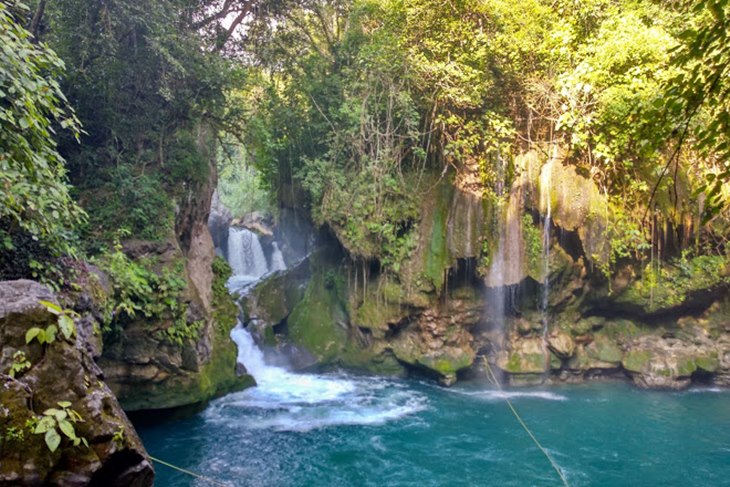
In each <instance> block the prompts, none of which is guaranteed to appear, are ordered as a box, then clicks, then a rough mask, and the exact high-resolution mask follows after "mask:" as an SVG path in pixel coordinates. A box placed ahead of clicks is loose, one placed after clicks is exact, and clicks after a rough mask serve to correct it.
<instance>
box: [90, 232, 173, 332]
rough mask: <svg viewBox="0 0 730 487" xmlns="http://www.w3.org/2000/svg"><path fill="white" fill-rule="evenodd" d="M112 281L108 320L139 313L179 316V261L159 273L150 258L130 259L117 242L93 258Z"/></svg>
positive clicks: (145, 315) (135, 315) (129, 316)
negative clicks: (110, 249)
mask: <svg viewBox="0 0 730 487" xmlns="http://www.w3.org/2000/svg"><path fill="white" fill-rule="evenodd" d="M95 263H96V264H97V265H98V266H99V267H100V268H101V269H102V270H104V271H105V272H106V273H107V275H108V276H109V278H110V280H111V282H112V289H113V292H112V296H111V304H110V309H109V316H108V317H107V321H109V322H111V321H116V322H120V321H123V320H125V319H131V318H135V317H137V316H138V315H142V316H143V317H145V318H160V317H163V316H165V315H167V314H171V315H173V316H182V315H184V314H185V309H184V308H185V306H184V305H183V304H182V303H181V302H180V293H181V292H182V291H183V290H184V289H185V286H186V281H185V278H184V276H183V268H182V265H183V264H182V262H179V263H178V264H177V265H176V266H173V268H172V269H170V268H168V267H163V269H162V270H161V271H160V272H159V273H158V272H156V271H155V270H154V269H153V266H154V261H153V260H152V259H149V258H144V257H143V258H140V259H138V260H137V261H133V260H131V259H130V258H129V257H127V255H126V254H125V253H124V252H123V251H122V246H121V244H119V243H117V244H116V245H115V247H114V251H113V252H110V253H107V254H103V255H102V256H100V257H98V258H97V259H95Z"/></svg>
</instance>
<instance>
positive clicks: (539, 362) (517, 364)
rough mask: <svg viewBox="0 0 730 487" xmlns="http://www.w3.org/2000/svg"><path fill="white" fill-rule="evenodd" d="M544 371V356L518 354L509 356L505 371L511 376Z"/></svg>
mask: <svg viewBox="0 0 730 487" xmlns="http://www.w3.org/2000/svg"><path fill="white" fill-rule="evenodd" d="M544 369H545V356H544V355H543V354H541V353H518V352H512V353H510V355H509V358H508V360H507V364H506V366H505V370H506V371H507V372H510V373H512V374H525V373H535V372H542V371H543V370H544Z"/></svg>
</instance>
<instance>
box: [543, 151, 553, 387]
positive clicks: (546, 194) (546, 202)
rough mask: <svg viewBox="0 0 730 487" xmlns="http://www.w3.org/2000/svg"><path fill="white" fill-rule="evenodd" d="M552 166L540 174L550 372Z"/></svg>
mask: <svg viewBox="0 0 730 487" xmlns="http://www.w3.org/2000/svg"><path fill="white" fill-rule="evenodd" d="M551 164H552V161H548V163H547V164H545V166H544V167H543V170H542V172H541V173H540V210H541V211H543V212H544V217H543V223H542V248H543V285H542V306H541V307H542V310H541V311H542V349H543V351H544V353H545V360H546V361H547V367H546V370H547V372H548V373H549V371H550V352H549V350H548V346H547V334H548V326H549V324H550V319H549V312H548V307H549V305H550V227H551V223H552V222H551V218H552V202H551V201H550V179H551V176H552V174H551V167H552V166H551Z"/></svg>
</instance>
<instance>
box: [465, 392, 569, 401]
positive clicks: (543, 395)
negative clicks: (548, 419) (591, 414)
mask: <svg viewBox="0 0 730 487" xmlns="http://www.w3.org/2000/svg"><path fill="white" fill-rule="evenodd" d="M452 392H455V393H457V394H463V395H465V396H473V397H479V398H483V399H486V400H488V401H503V400H505V399H521V398H527V399H544V400H546V401H567V400H568V398H567V397H565V396H561V395H560V394H556V393H554V392H548V391H499V390H496V389H488V390H479V391H465V390H463V389H452Z"/></svg>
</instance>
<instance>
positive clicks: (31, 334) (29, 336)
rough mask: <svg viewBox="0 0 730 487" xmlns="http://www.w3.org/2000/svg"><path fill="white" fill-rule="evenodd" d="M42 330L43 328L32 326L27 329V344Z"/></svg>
mask: <svg viewBox="0 0 730 487" xmlns="http://www.w3.org/2000/svg"><path fill="white" fill-rule="evenodd" d="M42 331H43V330H41V329H40V328H37V327H33V328H31V329H30V330H28V331H27V332H25V343H26V344H28V343H30V342H31V341H33V339H34V338H35V337H37V336H38V335H39V334H40V333H41V332H42ZM38 341H40V340H38ZM41 343H42V342H41Z"/></svg>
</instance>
